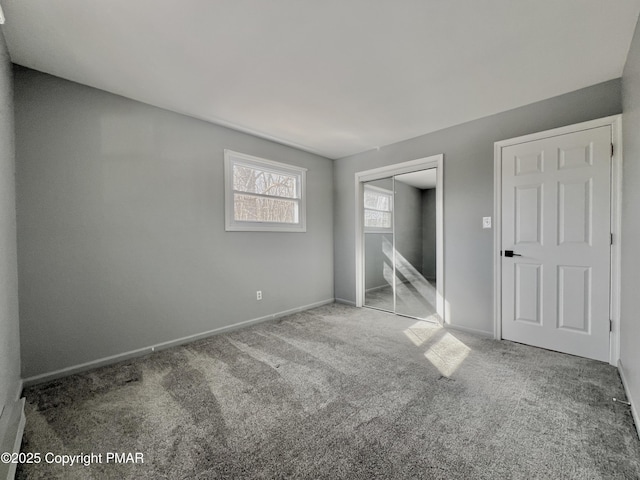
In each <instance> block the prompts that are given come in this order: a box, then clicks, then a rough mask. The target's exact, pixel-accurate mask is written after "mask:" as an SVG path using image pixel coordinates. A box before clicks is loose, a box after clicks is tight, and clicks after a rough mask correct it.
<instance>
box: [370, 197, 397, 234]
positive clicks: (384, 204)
mask: <svg viewBox="0 0 640 480" xmlns="http://www.w3.org/2000/svg"><path fill="white" fill-rule="evenodd" d="M392 229H393V192H392V191H391V190H386V189H384V188H380V187H374V186H373V185H365V186H364V231H365V232H382V233H385V232H391V231H392Z"/></svg>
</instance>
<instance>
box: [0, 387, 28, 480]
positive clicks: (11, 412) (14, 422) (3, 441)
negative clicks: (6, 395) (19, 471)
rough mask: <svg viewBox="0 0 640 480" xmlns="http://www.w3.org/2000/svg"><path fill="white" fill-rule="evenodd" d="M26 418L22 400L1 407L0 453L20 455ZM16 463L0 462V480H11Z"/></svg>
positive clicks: (14, 472)
mask: <svg viewBox="0 0 640 480" xmlns="http://www.w3.org/2000/svg"><path fill="white" fill-rule="evenodd" d="M25 422H26V417H25V415H24V398H20V399H19V400H16V401H15V402H13V403H10V404H7V405H5V406H4V407H2V411H1V412H0V452H3V453H4V452H9V453H16V454H17V453H20V444H21V443H22V433H23V432H24V425H25ZM16 466H17V463H13V462H8V463H5V462H0V479H5V478H6V479H7V480H13V478H14V477H15V474H16Z"/></svg>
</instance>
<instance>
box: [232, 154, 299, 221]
mask: <svg viewBox="0 0 640 480" xmlns="http://www.w3.org/2000/svg"><path fill="white" fill-rule="evenodd" d="M236 163H239V164H242V165H248V166H254V167H256V168H261V169H267V170H275V171H277V172H281V173H286V174H289V175H295V176H297V177H299V179H300V185H299V188H300V198H299V199H297V200H298V206H299V208H298V223H277V222H245V221H236V220H235V218H234V210H233V207H234V201H233V194H234V190H233V165H234V164H236ZM306 177H307V169H306V168H302V167H297V166H295V165H289V164H286V163H281V162H275V161H273V160H267V159H266V158H260V157H254V156H253V155H247V154H245V153H239V152H234V151H233V150H227V149H225V151H224V206H225V208H224V210H225V215H224V216H225V230H226V231H228V232H306V231H307V202H306V198H307V184H306V181H307V179H306ZM292 200H295V199H292Z"/></svg>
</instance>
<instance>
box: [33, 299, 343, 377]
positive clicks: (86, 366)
mask: <svg viewBox="0 0 640 480" xmlns="http://www.w3.org/2000/svg"><path fill="white" fill-rule="evenodd" d="M335 301H336V299H334V298H329V299H326V300H322V301H320V302H315V303H311V304H309V305H303V306H301V307H296V308H292V309H289V310H283V311H281V312H277V313H272V314H271V315H265V316H264V317H258V318H253V319H251V320H245V321H243V322H238V323H234V324H233V325H227V326H224V327H219V328H214V329H213V330H208V331H206V332H202V333H197V334H195V335H188V336H186V337H182V338H177V339H175V340H169V341H167V342H162V343H158V344H155V345H150V346H148V347H144V348H139V349H136V350H131V351H128V352H123V353H119V354H116V355H111V356H109V357H103V358H99V359H97V360H92V361H90V362H86V363H81V364H79V365H73V366H71V367H66V368H62V369H60V370H55V371H53V372H47V373H42V374H40V375H34V376H32V377H28V378H25V379H24V380H23V384H24V386H25V387H29V386H31V385H36V384H38V383H44V382H48V381H50V380H55V379H57V378H62V377H66V376H69V375H73V374H74V373H80V372H84V371H87V370H92V369H94V368H99V367H103V366H105V365H111V364H113V363H118V362H122V361H124V360H129V359H131V358H136V357H141V356H143V355H147V354H149V353H152V352H155V351H157V350H165V349H167V348H171V347H177V346H179V345H184V344H185V343H190V342H194V341H196V340H201V339H203V338H207V337H211V336H212V335H217V334H220V333H224V332H230V331H233V330H237V329H239V328H243V327H248V326H249V325H254V324H256V323H261V322H265V321H267V320H273V319H275V318H280V317H284V316H286V315H292V314H294V313H298V312H302V311H304V310H310V309H312V308H317V307H321V306H322V305H327V304H330V303H334V302H335Z"/></svg>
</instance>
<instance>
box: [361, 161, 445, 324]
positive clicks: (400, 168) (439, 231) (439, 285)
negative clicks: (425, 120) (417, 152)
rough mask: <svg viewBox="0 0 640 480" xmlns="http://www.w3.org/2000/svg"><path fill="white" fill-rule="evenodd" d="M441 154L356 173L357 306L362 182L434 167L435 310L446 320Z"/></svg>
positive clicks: (362, 301) (362, 282)
mask: <svg viewBox="0 0 640 480" xmlns="http://www.w3.org/2000/svg"><path fill="white" fill-rule="evenodd" d="M443 163H444V155H443V154H438V155H432V156H429V157H424V158H418V159H416V160H410V161H408V162H402V163H395V164H393V165H387V166H385V167H379V168H374V169H371V170H363V171H360V172H356V174H355V195H356V198H355V207H356V211H355V219H356V221H355V253H356V255H355V259H356V265H355V279H356V285H355V287H356V307H363V306H364V293H365V286H364V282H365V276H364V252H365V249H364V215H363V211H364V197H363V192H364V182H369V181H372V180H379V179H381V178H385V177H393V176H395V175H401V174H403V173H411V172H417V171H419V170H427V169H431V168H436V169H437V170H436V256H437V259H436V291H437V295H436V310H437V312H438V316H439V317H440V322H441V323H445V324H446V323H447V321H448V318H447V317H448V315H447V312H446V310H447V309H446V301H445V296H444V205H443V198H444V190H443Z"/></svg>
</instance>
